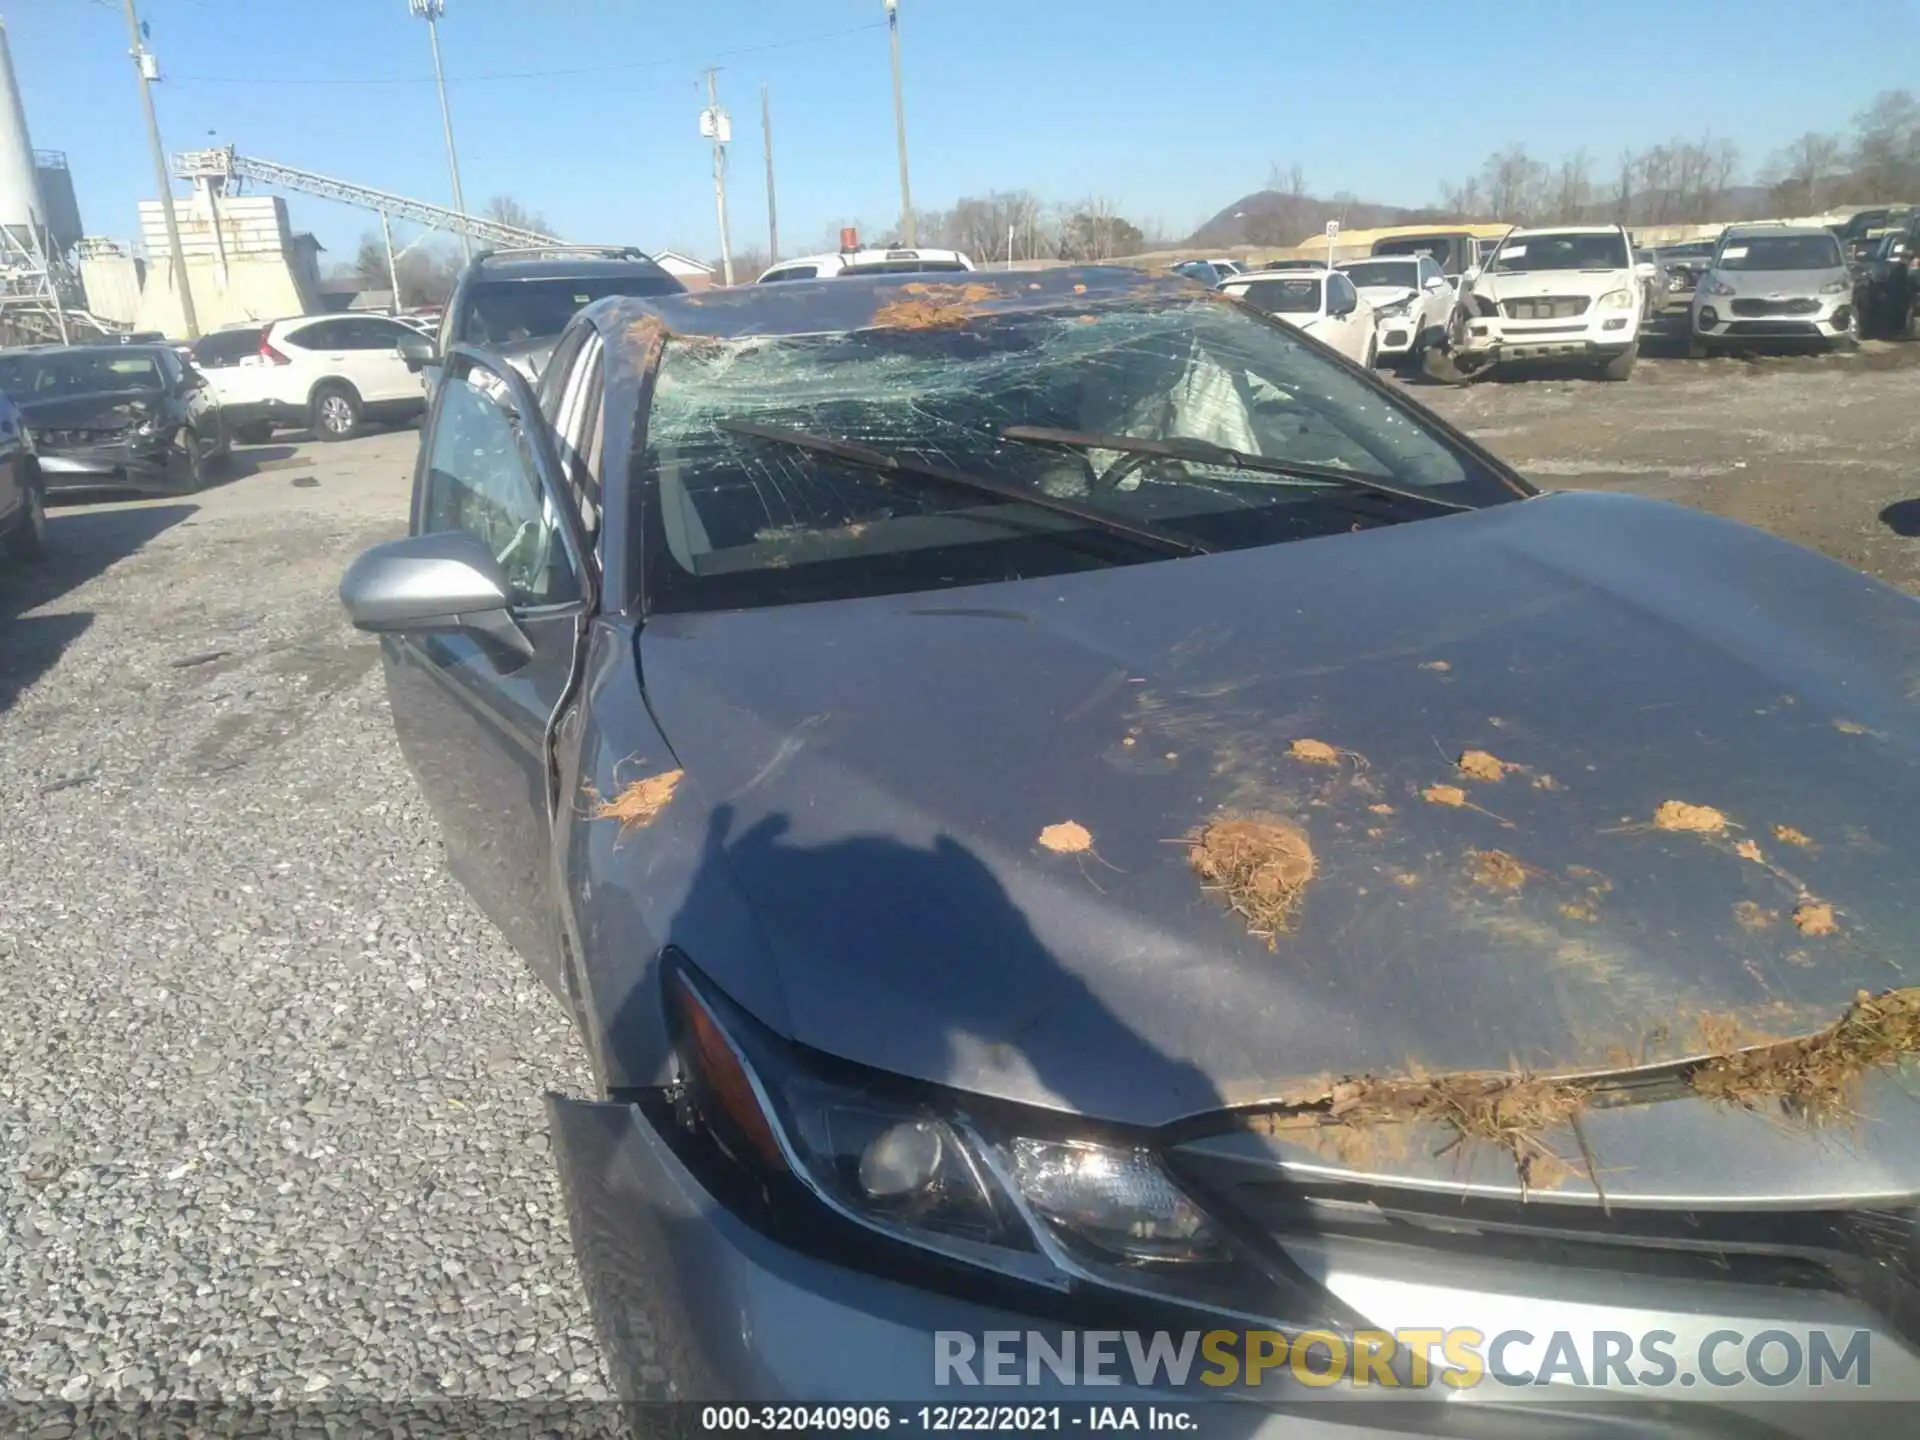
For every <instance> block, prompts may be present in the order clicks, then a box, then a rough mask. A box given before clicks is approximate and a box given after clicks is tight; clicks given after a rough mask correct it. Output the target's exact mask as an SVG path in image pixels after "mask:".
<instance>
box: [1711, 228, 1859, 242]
mask: <svg viewBox="0 0 1920 1440" xmlns="http://www.w3.org/2000/svg"><path fill="white" fill-rule="evenodd" d="M1764 235H1796V236H1797V235H1824V236H1826V237H1827V239H1829V240H1831V239H1833V232H1832V231H1831V230H1829V229H1827V228H1826V226H1824V225H1729V226H1728V227H1727V228H1726V229H1725V230H1722V231H1721V232H1720V238H1721V239H1722V240H1726V239H1728V238H1736V239H1742V240H1751V239H1757V238H1759V237H1761V236H1764Z"/></svg>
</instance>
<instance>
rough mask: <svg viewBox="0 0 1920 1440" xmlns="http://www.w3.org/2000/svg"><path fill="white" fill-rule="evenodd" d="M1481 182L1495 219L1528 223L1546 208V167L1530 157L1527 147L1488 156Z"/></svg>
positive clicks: (1518, 146) (1515, 147)
mask: <svg viewBox="0 0 1920 1440" xmlns="http://www.w3.org/2000/svg"><path fill="white" fill-rule="evenodd" d="M1480 178H1481V183H1482V185H1483V186H1484V187H1485V190H1486V197H1487V210H1488V211H1489V212H1490V216H1491V218H1492V219H1495V220H1512V221H1516V222H1520V223H1525V222H1526V221H1528V220H1531V219H1533V218H1534V217H1535V216H1536V215H1538V214H1539V213H1540V211H1541V210H1542V208H1543V201H1544V197H1545V193H1546V189H1547V179H1548V176H1547V167H1546V166H1545V165H1542V164H1541V163H1540V162H1539V161H1538V160H1535V159H1534V158H1533V157H1532V156H1530V155H1528V154H1527V147H1526V146H1525V145H1512V146H1509V147H1508V148H1507V149H1505V150H1499V151H1496V152H1494V153H1493V154H1492V155H1489V156H1488V157H1487V163H1486V164H1485V165H1484V166H1482V167H1481V171H1480Z"/></svg>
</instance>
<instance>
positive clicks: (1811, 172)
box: [1768, 130, 1842, 212]
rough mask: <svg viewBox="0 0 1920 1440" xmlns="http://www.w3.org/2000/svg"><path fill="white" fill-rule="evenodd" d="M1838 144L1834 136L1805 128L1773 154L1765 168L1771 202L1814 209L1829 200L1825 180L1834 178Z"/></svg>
mask: <svg viewBox="0 0 1920 1440" xmlns="http://www.w3.org/2000/svg"><path fill="white" fill-rule="evenodd" d="M1841 153H1842V146H1841V144H1840V138H1839V136H1837V135H1829V134H1826V133H1824V132H1822V131H1819V130H1809V131H1807V132H1806V133H1805V134H1803V135H1801V136H1800V137H1799V138H1798V139H1796V140H1793V141H1792V142H1790V143H1789V144H1788V145H1787V146H1786V147H1785V148H1784V149H1782V150H1780V151H1778V152H1776V153H1775V155H1774V157H1773V160H1772V162H1771V163H1770V165H1769V167H1768V168H1769V170H1770V172H1771V174H1772V176H1773V192H1774V203H1775V204H1776V205H1778V206H1780V207H1781V208H1783V209H1788V210H1805V211H1808V212H1817V211H1818V210H1819V209H1820V207H1821V205H1822V204H1823V203H1830V202H1831V200H1832V199H1833V193H1832V191H1831V190H1830V189H1829V188H1828V185H1829V182H1830V181H1833V180H1835V179H1837V178H1838V176H1839V173H1840V156H1841Z"/></svg>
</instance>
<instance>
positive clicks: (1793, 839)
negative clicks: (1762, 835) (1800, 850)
mask: <svg viewBox="0 0 1920 1440" xmlns="http://www.w3.org/2000/svg"><path fill="white" fill-rule="evenodd" d="M1773 838H1774V839H1776V840H1778V841H1779V842H1780V843H1781V844H1782V845H1811V844H1813V841H1812V840H1810V839H1808V838H1807V835H1806V832H1805V831H1802V830H1796V829H1794V828H1793V826H1791V825H1776V826H1774V827H1773Z"/></svg>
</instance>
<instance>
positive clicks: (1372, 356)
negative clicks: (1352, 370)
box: [1360, 335, 1380, 370]
mask: <svg viewBox="0 0 1920 1440" xmlns="http://www.w3.org/2000/svg"><path fill="white" fill-rule="evenodd" d="M1379 358H1380V337H1379V336H1377V335H1376V336H1374V337H1373V338H1371V339H1369V340H1368V341H1367V358H1366V359H1365V360H1363V361H1362V362H1361V364H1360V368H1361V369H1363V370H1371V369H1373V363H1374V361H1376V360H1378V359H1379Z"/></svg>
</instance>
